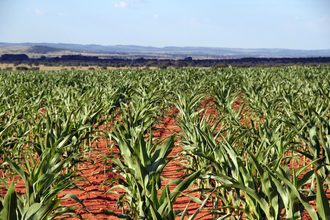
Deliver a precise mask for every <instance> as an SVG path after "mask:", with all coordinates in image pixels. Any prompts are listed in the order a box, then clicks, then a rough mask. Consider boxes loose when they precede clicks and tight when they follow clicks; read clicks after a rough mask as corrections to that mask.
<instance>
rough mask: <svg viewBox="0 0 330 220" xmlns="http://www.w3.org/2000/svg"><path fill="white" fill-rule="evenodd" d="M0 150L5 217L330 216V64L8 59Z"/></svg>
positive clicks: (0, 89)
mask: <svg viewBox="0 0 330 220" xmlns="http://www.w3.org/2000/svg"><path fill="white" fill-rule="evenodd" d="M166 121H167V122H168V121H171V122H172V128H169V127H168V126H166V124H165V122H166ZM162 134H163V135H162ZM102 144H103V147H104V149H106V151H105V152H102V151H101V150H100V149H101V148H100V145H102ZM101 154H102V164H103V165H102V167H101V168H100V169H101V170H102V174H103V175H106V176H107V178H105V179H104V180H102V182H101V183H100V184H99V185H100V186H97V187H103V188H104V189H106V190H105V191H104V194H105V195H107V196H109V197H111V198H114V200H115V204H114V205H113V206H109V207H104V208H102V210H101V211H100V210H99V209H98V211H97V212H96V211H95V210H93V208H92V207H90V206H89V205H88V204H87V199H83V198H81V196H79V195H77V194H75V193H71V192H74V190H75V189H80V190H82V191H84V190H86V189H84V188H83V187H81V186H82V185H81V183H82V182H84V181H85V182H86V181H89V180H86V179H85V178H83V176H84V173H83V172H81V168H82V167H83V166H84V164H85V163H87V162H88V163H91V164H96V161H94V158H96V157H94V156H93V155H101ZM100 157H101V156H100ZM0 161H1V164H0V219H1V220H18V219H24V220H43V219H119V218H123V219H133V220H135V219H148V220H149V219H150V220H151V219H168V220H171V219H219V220H220V219H232V220H236V219H251V220H255V219H260V220H262V219H274V220H275V219H313V220H316V219H324V220H326V219H330V208H329V198H330V189H329V184H330V175H329V174H330V173H329V171H330V67H329V66H310V67H308V66H306V67H298V66H293V67H272V68H269V67H267V68H266V67H253V68H223V69H189V68H187V69H167V70H147V69H145V70H142V69H141V70H137V69H129V70H112V71H107V70H103V71H97V70H91V71H48V72H42V71H40V72H34V71H25V72H22V71H20V72H15V71H1V72H0ZM173 164H176V167H177V169H174V170H171V171H170V173H169V174H168V172H169V167H170V166H172V165H173ZM174 173H176V174H177V175H176V176H174ZM172 174H173V175H172ZM68 200H69V201H73V202H74V203H75V204H76V205H75V206H73V205H65V204H66V203H65V201H68ZM180 201H185V204H183V206H180V207H179V206H178V203H179V202H180ZM78 209H80V210H81V211H77V210H78ZM86 214H88V216H89V217H87V215H86ZM100 214H102V217H101V215H100ZM91 216H92V217H91Z"/></svg>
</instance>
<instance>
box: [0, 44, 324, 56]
mask: <svg viewBox="0 0 330 220" xmlns="http://www.w3.org/2000/svg"><path fill="white" fill-rule="evenodd" d="M6 53H11V54H15V53H17V54H22V53H24V54H27V55H29V56H42V55H54V56H55V55H61V54H87V55H97V56H120V57H130V56H139V57H149V58H150V57H158V58H161V57H165V58H182V57H188V56H190V57H193V58H197V59H203V58H228V59H230V58H244V57H256V58H260V57H274V58H280V57H289V58H290V57H330V49H327V50H291V49H241V48H216V47H144V46H135V45H115V46H103V45H94V44H89V45H81V44H63V43H58V44H57V43H1V42H0V55H2V54H6Z"/></svg>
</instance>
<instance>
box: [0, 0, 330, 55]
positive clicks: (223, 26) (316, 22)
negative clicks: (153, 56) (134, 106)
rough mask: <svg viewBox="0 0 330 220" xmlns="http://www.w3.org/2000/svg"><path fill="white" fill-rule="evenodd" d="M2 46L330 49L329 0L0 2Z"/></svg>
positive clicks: (5, 0) (15, 0)
mask: <svg viewBox="0 0 330 220" xmlns="http://www.w3.org/2000/svg"><path fill="white" fill-rule="evenodd" d="M0 42H13V43H18V42H34V43H36V42H39V43H40V42H47V43H79V44H102V45H141V46H157V47H163V46H203V47H232V48H289V49H330V0H0Z"/></svg>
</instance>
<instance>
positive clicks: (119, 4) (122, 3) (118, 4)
mask: <svg viewBox="0 0 330 220" xmlns="http://www.w3.org/2000/svg"><path fill="white" fill-rule="evenodd" d="M113 6H114V7H115V8H127V7H128V2H127V1H119V2H115V3H114V4H113Z"/></svg>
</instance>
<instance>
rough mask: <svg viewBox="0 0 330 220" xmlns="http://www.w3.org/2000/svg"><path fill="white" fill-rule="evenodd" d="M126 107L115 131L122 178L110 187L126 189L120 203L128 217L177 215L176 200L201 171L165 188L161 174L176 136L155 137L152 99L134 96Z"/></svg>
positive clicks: (116, 161)
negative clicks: (166, 138)
mask: <svg viewBox="0 0 330 220" xmlns="http://www.w3.org/2000/svg"><path fill="white" fill-rule="evenodd" d="M122 108H123V109H122V112H121V117H122V119H121V121H120V122H119V123H118V124H117V125H116V128H115V130H114V131H113V133H112V134H111V136H112V137H113V139H114V140H115V141H116V143H117V146H118V148H119V152H120V153H119V157H116V156H114V157H112V158H111V159H112V163H113V165H114V167H113V170H114V171H115V172H116V173H118V174H119V178H118V184H117V185H115V186H113V187H112V188H111V190H110V192H113V193H116V192H115V190H116V189H121V190H123V191H124V192H123V193H122V194H121V195H120V197H119V200H118V204H119V205H120V206H121V207H123V208H124V207H127V210H124V211H123V213H122V215H121V216H123V217H125V218H127V219H169V220H170V219H175V217H176V216H177V214H178V213H177V212H176V211H175V210H174V209H173V204H174V202H175V200H176V199H177V198H178V196H179V195H180V194H181V193H182V192H183V191H184V190H185V189H187V188H188V187H189V186H190V185H191V183H192V182H193V181H194V180H195V179H196V178H197V177H198V176H199V173H200V172H199V171H197V172H194V173H192V174H190V175H189V176H188V177H186V178H185V179H184V180H183V181H181V182H180V183H179V184H178V185H177V186H176V188H175V189H174V190H172V191H170V190H169V186H165V188H162V185H161V176H162V172H163V170H164V168H165V166H166V165H167V163H168V162H169V161H170V159H169V157H168V155H169V154H170V152H171V151H172V149H173V147H174V138H173V137H171V138H169V139H168V140H167V142H166V143H165V144H162V143H161V142H159V141H157V140H155V139H154V138H153V136H152V132H151V127H152V124H153V122H154V118H153V117H152V116H153V114H154V112H155V111H154V108H155V107H154V106H153V105H152V103H150V102H149V100H146V99H144V98H141V97H133V102H131V103H130V104H129V105H127V106H123V107H122ZM148 132H149V135H148V134H147V133H148ZM160 191H162V193H161V194H159V193H160Z"/></svg>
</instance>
